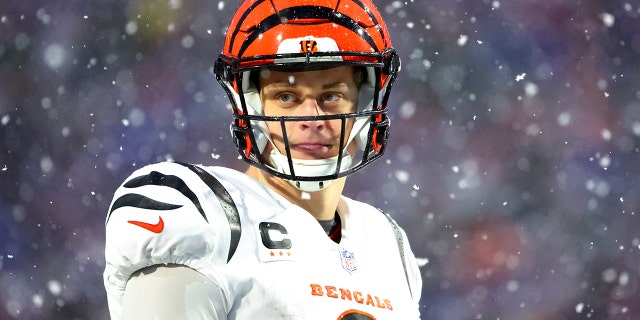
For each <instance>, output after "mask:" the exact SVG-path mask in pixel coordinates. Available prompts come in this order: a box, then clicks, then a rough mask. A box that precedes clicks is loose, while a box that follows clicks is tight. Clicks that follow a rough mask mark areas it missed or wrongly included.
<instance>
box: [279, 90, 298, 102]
mask: <svg viewBox="0 0 640 320" xmlns="http://www.w3.org/2000/svg"><path fill="white" fill-rule="evenodd" d="M276 98H277V99H278V101H279V102H281V103H285V104H287V103H292V102H294V101H295V100H296V97H295V95H293V94H292V93H290V92H282V93H280V94H278V96H277V97H276Z"/></svg>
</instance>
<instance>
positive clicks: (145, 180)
mask: <svg viewBox="0 0 640 320" xmlns="http://www.w3.org/2000/svg"><path fill="white" fill-rule="evenodd" d="M147 185H154V186H164V187H169V188H171V189H175V190H177V191H178V192H180V193H182V194H183V195H184V196H185V197H187V198H188V199H189V200H190V201H191V202H192V203H193V205H194V206H195V207H196V209H198V212H200V215H201V216H202V218H203V219H204V221H206V222H207V223H208V222H209V220H207V216H206V215H205V213H204V210H203V209H202V206H201V205H200V201H199V200H198V197H197V196H196V194H195V193H193V191H191V189H189V187H188V186H187V184H186V183H185V182H184V181H183V180H182V179H180V178H179V177H177V176H173V175H166V174H163V173H160V172H158V171H151V172H149V174H147V175H144V176H140V177H135V178H133V179H131V180H129V181H127V182H126V183H125V184H123V185H122V186H123V187H125V188H127V189H134V188H139V187H142V186H147ZM127 195H128V194H127ZM127 195H124V196H122V197H120V198H123V197H125V196H127ZM120 198H118V200H116V202H118V201H119V200H120ZM145 198H146V197H145ZM147 199H149V198H147ZM156 202H158V201H156ZM125 204H126V202H125ZM122 206H123V205H121V206H120V207H122ZM128 206H131V207H139V206H136V205H128ZM179 207H181V206H179ZM179 207H177V208H179ZM117 208H119V207H116V206H115V203H114V205H113V206H112V208H111V210H110V211H109V216H107V222H108V221H109V217H110V216H111V212H113V210H115V209H117ZM140 208H143V209H155V207H140ZM173 209H176V208H173ZM156 210H171V209H156Z"/></svg>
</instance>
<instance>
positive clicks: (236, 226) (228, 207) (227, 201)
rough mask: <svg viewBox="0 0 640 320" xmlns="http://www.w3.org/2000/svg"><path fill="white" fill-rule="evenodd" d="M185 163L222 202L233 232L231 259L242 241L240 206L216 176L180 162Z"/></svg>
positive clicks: (229, 257) (228, 257)
mask: <svg viewBox="0 0 640 320" xmlns="http://www.w3.org/2000/svg"><path fill="white" fill-rule="evenodd" d="M179 164H180V165H183V166H185V167H187V168H189V170H191V171H193V172H194V173H195V174H197V175H198V177H200V179H201V180H202V181H203V182H204V183H206V184H207V186H208V187H209V188H210V189H211V190H212V191H213V193H214V194H215V195H216V197H217V198H218V201H219V202H220V206H222V210H223V211H224V214H225V215H226V216H227V220H228V221H229V229H230V232H231V242H230V243H229V255H228V256H227V262H229V260H231V257H233V254H234V253H235V252H236V249H238V243H239V242H240V235H241V233H242V229H241V226H240V214H239V213H238V208H237V207H236V204H235V203H234V202H233V199H232V198H231V195H230V194H229V191H227V189H225V187H224V186H223V185H222V183H220V181H219V180H218V179H216V177H214V176H212V175H211V174H210V173H208V172H207V171H205V170H203V169H202V168H200V167H198V166H195V165H192V164H186V163H179Z"/></svg>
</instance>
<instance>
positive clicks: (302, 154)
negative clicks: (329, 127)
mask: <svg viewBox="0 0 640 320" xmlns="http://www.w3.org/2000/svg"><path fill="white" fill-rule="evenodd" d="M331 147H332V146H331V145H330V144H323V143H296V144H292V145H291V151H292V153H293V154H292V155H293V157H294V158H298V159H303V160H311V159H326V158H330V157H332V156H333V155H332V154H331V149H332V148H331Z"/></svg>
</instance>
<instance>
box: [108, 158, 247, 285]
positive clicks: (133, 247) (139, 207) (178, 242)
mask: <svg viewBox="0 0 640 320" xmlns="http://www.w3.org/2000/svg"><path fill="white" fill-rule="evenodd" d="M225 191H226V190H225V189H224V187H222V184H221V183H220V181H218V179H217V178H216V177H215V176H214V175H212V174H211V173H210V172H208V171H205V170H204V169H203V168H202V167H200V166H195V165H189V164H181V163H172V162H164V163H157V164H153V165H149V166H146V167H143V168H141V169H139V170H137V171H135V172H134V173H133V174H132V175H131V176H130V177H128V178H127V179H126V180H125V181H124V183H123V184H122V185H121V186H120V187H119V188H118V189H117V190H116V192H115V194H114V198H113V201H112V203H111V206H110V208H109V211H108V213H107V218H106V241H105V258H106V263H107V266H106V270H105V281H106V282H109V281H111V282H113V284H112V285H113V286H116V287H122V288H123V287H124V284H126V281H127V280H128V278H129V277H130V276H131V274H133V272H135V271H137V270H140V269H142V268H145V267H147V266H151V265H156V264H170V263H173V264H182V265H186V266H189V267H191V268H193V269H196V270H202V269H204V268H207V267H210V265H212V264H223V263H226V262H227V261H228V257H229V256H230V252H231V251H233V250H235V247H234V242H235V246H237V241H238V240H237V239H238V238H239V230H240V226H239V223H240V220H239V217H238V215H237V211H236V212H235V214H234V212H233V208H234V204H233V200H232V199H231V197H230V196H228V193H226V196H225V194H224V192H225ZM106 284H107V285H109V283H106Z"/></svg>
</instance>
